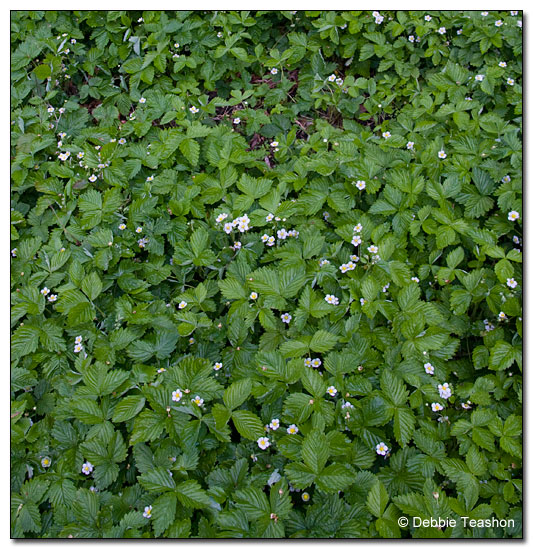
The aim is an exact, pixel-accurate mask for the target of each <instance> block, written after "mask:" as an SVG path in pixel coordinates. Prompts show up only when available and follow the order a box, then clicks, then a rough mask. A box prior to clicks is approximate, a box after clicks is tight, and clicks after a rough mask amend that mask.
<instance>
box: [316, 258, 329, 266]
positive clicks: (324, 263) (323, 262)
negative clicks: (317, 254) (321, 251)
mask: <svg viewBox="0 0 533 549" xmlns="http://www.w3.org/2000/svg"><path fill="white" fill-rule="evenodd" d="M318 265H319V266H320V267H323V266H324V265H329V260H328V259H321V260H320V261H319V262H318Z"/></svg>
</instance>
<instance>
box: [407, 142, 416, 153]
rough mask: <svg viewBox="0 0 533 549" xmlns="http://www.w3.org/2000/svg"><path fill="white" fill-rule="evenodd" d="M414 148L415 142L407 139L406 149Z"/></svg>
mask: <svg viewBox="0 0 533 549" xmlns="http://www.w3.org/2000/svg"><path fill="white" fill-rule="evenodd" d="M414 148H415V142H414V141H408V142H407V149H408V150H410V151H412V150H413V149H414Z"/></svg>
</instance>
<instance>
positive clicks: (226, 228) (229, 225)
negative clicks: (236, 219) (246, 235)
mask: <svg viewBox="0 0 533 549" xmlns="http://www.w3.org/2000/svg"><path fill="white" fill-rule="evenodd" d="M232 230H233V223H224V232H225V233H226V234H230V233H231V231H232Z"/></svg>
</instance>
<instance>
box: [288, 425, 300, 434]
mask: <svg viewBox="0 0 533 549" xmlns="http://www.w3.org/2000/svg"><path fill="white" fill-rule="evenodd" d="M297 432H298V427H296V425H294V423H293V424H292V425H289V426H288V427H287V433H289V435H295V434H296V433H297Z"/></svg>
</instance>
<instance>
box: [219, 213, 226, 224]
mask: <svg viewBox="0 0 533 549" xmlns="http://www.w3.org/2000/svg"><path fill="white" fill-rule="evenodd" d="M226 217H228V214H227V213H221V214H219V215H218V216H217V219H216V221H217V223H222V221H224V219H226Z"/></svg>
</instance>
